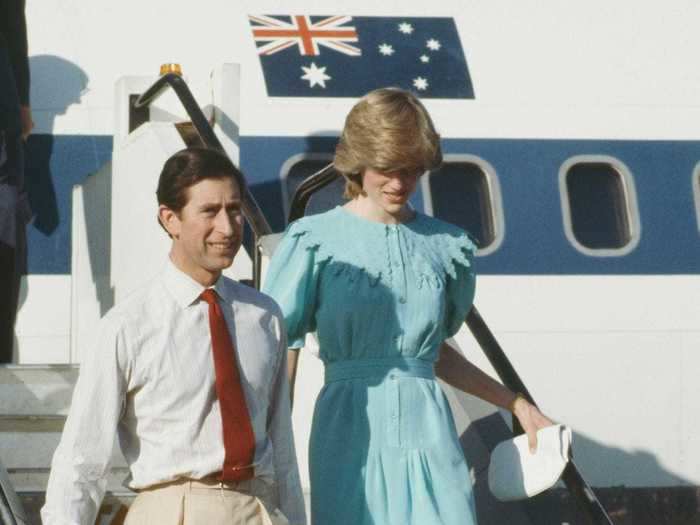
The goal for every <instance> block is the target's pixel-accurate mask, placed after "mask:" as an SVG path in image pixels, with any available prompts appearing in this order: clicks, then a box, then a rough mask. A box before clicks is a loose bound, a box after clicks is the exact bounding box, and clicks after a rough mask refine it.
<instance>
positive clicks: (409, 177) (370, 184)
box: [362, 168, 420, 215]
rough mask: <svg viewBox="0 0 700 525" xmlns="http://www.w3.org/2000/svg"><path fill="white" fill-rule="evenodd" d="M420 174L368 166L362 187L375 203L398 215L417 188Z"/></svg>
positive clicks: (389, 212) (391, 213)
mask: <svg viewBox="0 0 700 525" xmlns="http://www.w3.org/2000/svg"><path fill="white" fill-rule="evenodd" d="M419 175H420V173H418V172H414V173H405V172H402V171H390V172H382V171H376V170H373V169H371V168H367V169H366V170H365V172H364V174H363V176H362V189H363V190H364V191H365V193H366V194H367V198H369V199H370V200H371V201H372V203H373V204H375V205H376V206H378V207H379V208H381V209H382V210H384V211H385V212H386V213H388V214H389V215H398V214H399V213H400V212H401V210H402V209H403V207H404V206H405V205H406V203H407V202H408V199H410V198H411V195H413V192H414V191H415V190H416V184H417V183H418V177H419Z"/></svg>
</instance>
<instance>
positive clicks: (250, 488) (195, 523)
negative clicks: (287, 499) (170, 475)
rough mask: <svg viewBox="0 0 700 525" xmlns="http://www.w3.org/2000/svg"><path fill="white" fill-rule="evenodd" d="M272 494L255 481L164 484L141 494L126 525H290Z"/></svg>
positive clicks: (267, 487)
mask: <svg viewBox="0 0 700 525" xmlns="http://www.w3.org/2000/svg"><path fill="white" fill-rule="evenodd" d="M271 490H272V487H271V486H270V485H268V484H267V483H265V482H263V481H260V480H256V479H252V480H248V481H242V482H239V483H224V484H221V483H219V482H218V481H215V480H213V479H210V478H208V479H204V480H189V479H184V480H177V481H173V482H171V483H163V484H161V485H156V486H154V487H150V488H148V489H144V490H142V491H140V492H139V494H138V496H136V499H135V500H134V502H133V503H132V504H131V507H130V508H129V513H128V514H127V515H126V520H125V521H124V525H289V522H288V521H287V519H286V518H285V517H284V515H283V514H282V513H281V512H280V511H279V510H278V509H277V508H275V506H274V505H273V503H272V494H271Z"/></svg>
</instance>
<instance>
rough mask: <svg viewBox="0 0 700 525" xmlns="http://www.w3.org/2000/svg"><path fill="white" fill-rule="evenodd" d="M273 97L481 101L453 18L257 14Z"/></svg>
mask: <svg viewBox="0 0 700 525" xmlns="http://www.w3.org/2000/svg"><path fill="white" fill-rule="evenodd" d="M248 19H249V21H250V25H251V30H252V33H253V40H254V41H255V45H256V48H257V53H258V56H259V59H260V65H261V66H262V72H263V76H264V77H265V86H266V88H267V94H268V95H269V96H271V97H361V96H362V95H364V94H365V93H367V92H369V91H371V90H373V89H376V88H378V87H385V86H397V87H402V88H404V89H409V90H411V91H414V92H415V93H417V94H418V95H420V96H421V97H423V98H474V90H473V88H472V83H471V78H470V76H469V68H468V67H467V60H466V58H465V57H464V51H463V50H462V42H461V40H460V37H459V33H458V31H457V25H456V24H455V21H454V19H453V18H448V17H384V16H358V17H352V16H346V15H336V16H328V15H324V16H320V15H319V16H315V15H306V14H302V15H249V17H248Z"/></svg>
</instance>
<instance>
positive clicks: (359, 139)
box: [333, 88, 442, 199]
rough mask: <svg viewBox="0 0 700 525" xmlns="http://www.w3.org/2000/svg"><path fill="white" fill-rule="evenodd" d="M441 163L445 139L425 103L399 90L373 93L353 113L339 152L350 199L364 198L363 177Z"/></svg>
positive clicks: (337, 159)
mask: <svg viewBox="0 0 700 525" xmlns="http://www.w3.org/2000/svg"><path fill="white" fill-rule="evenodd" d="M441 162H442V151H441V150H440V135H438V134H437V132H436V131H435V127H434V126H433V122H432V120H431V119H430V115H428V112H427V110H426V109H425V107H423V104H421V103H420V101H419V100H418V99H417V98H416V97H415V96H414V95H413V94H411V93H409V92H408V91H404V90H403V89H398V88H382V89H376V90H374V91H370V92H369V93H368V94H367V95H365V96H364V97H362V98H361V99H360V101H359V102H358V103H357V104H355V106H354V107H353V108H352V109H351V110H350V113H349V114H348V116H347V118H346V119H345V127H344V128H343V132H342V134H341V135H340V141H339V142H338V146H337V147H336V149H335V159H334V160H333V163H334V165H335V169H336V170H338V171H339V172H340V173H341V174H342V175H344V176H345V179H346V184H345V197H346V198H348V199H354V198H355V197H357V196H358V195H364V191H363V190H362V174H363V173H364V170H366V169H368V168H370V169H374V170H377V171H380V172H393V171H402V172H407V173H416V172H418V173H420V174H422V173H423V172H425V171H427V170H431V169H434V168H436V167H438V166H439V165H440V163H441Z"/></svg>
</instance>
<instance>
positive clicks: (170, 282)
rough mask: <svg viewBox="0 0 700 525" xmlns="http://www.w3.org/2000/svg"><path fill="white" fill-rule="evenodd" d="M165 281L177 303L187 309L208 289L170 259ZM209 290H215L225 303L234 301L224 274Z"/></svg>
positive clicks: (167, 264)
mask: <svg viewBox="0 0 700 525" xmlns="http://www.w3.org/2000/svg"><path fill="white" fill-rule="evenodd" d="M163 279H164V281H165V284H166V287H167V289H168V290H169V291H170V293H171V294H172V295H173V297H174V298H175V302H176V303H177V304H178V305H180V307H181V308H187V307H188V306H190V305H191V304H192V303H194V302H195V301H197V299H199V296H200V295H201V293H202V292H203V291H204V290H205V289H206V288H207V287H205V286H202V285H201V284H199V283H198V282H197V281H195V280H194V279H192V277H190V276H189V275H187V274H186V273H185V272H183V271H182V270H180V269H179V268H178V267H177V266H175V264H173V262H172V261H171V260H170V258H168V261H167V263H166V264H165V271H164V273H163ZM209 288H213V289H214V291H215V292H216V293H217V295H218V296H219V297H221V298H222V299H224V300H225V301H227V302H231V301H232V297H231V295H232V294H231V290H230V289H229V287H228V286H227V285H226V280H225V279H224V276H223V274H222V275H220V276H219V278H218V279H217V280H216V282H215V283H214V285H213V286H210V287H209Z"/></svg>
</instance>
